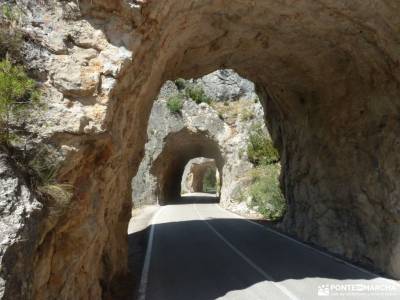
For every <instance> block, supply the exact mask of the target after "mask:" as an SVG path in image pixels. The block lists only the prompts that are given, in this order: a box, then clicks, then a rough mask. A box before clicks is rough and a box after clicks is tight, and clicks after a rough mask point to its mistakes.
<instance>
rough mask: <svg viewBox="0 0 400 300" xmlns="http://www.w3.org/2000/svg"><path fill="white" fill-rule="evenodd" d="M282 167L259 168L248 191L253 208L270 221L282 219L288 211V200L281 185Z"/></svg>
mask: <svg viewBox="0 0 400 300" xmlns="http://www.w3.org/2000/svg"><path fill="white" fill-rule="evenodd" d="M279 172H280V165H279V164H273V165H268V166H261V167H257V168H256V169H254V170H253V172H252V181H253V182H252V184H251V185H250V186H249V188H248V191H249V195H250V197H251V204H250V205H251V207H252V208H253V209H255V210H257V211H258V212H259V213H261V214H262V215H263V216H264V217H265V218H266V219H268V220H278V219H280V218H282V216H283V215H284V213H285V211H286V200H285V198H284V196H283V194H282V191H281V189H280V184H279Z"/></svg>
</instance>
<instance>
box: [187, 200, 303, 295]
mask: <svg viewBox="0 0 400 300" xmlns="http://www.w3.org/2000/svg"><path fill="white" fill-rule="evenodd" d="M193 207H194V209H195V211H196V213H197V215H198V216H199V218H200V220H202V221H204V222H205V223H206V224H207V226H208V227H209V228H210V229H211V230H212V231H213V232H214V233H215V234H216V235H217V236H218V237H219V238H220V239H221V240H222V241H223V242H224V243H225V244H226V245H227V246H228V247H229V248H231V249H232V250H233V251H234V252H235V253H236V254H237V255H238V256H240V257H241V258H242V259H243V260H244V261H245V262H247V263H248V264H249V265H250V266H251V267H252V268H253V269H254V270H256V271H257V272H258V273H259V274H260V275H262V276H263V277H265V278H266V279H267V280H268V281H270V282H271V283H272V284H273V285H275V286H276V287H277V288H278V289H280V290H281V291H282V292H283V293H284V294H285V295H286V296H288V297H289V299H291V300H300V299H299V298H297V297H296V296H295V295H294V294H293V293H292V292H291V291H289V290H288V289H287V288H286V287H284V286H283V285H282V284H280V283H278V282H275V280H274V279H273V278H272V277H271V276H270V275H268V274H267V273H266V272H265V271H264V270H263V269H261V268H260V267H259V266H257V265H256V264H255V263H254V262H253V261H252V260H251V259H250V258H249V257H247V256H246V255H245V254H244V253H242V252H241V251H240V250H239V249H237V248H236V247H235V246H233V245H232V244H231V243H230V242H229V241H228V240H227V239H225V238H224V237H223V236H222V235H221V234H220V233H219V232H218V231H217V230H216V229H215V228H214V227H213V226H212V225H211V224H210V223H209V222H208V221H207V220H206V219H204V218H203V217H202V216H201V215H200V212H199V211H198V209H197V207H196V204H195V203H193Z"/></svg>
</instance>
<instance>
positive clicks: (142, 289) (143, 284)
mask: <svg viewBox="0 0 400 300" xmlns="http://www.w3.org/2000/svg"><path fill="white" fill-rule="evenodd" d="M162 209H163V207H160V208H159V209H158V211H157V212H156V213H155V214H154V216H153V217H152V218H151V222H150V224H151V228H150V234H149V240H148V242H147V249H146V256H145V258H144V264H143V270H142V276H141V278H140V285H139V295H138V300H145V299H146V289H147V282H148V279H149V270H150V261H151V253H152V250H153V240H154V227H155V224H154V222H155V220H156V218H157V216H158V215H159V214H160V212H161V210H162Z"/></svg>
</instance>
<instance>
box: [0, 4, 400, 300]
mask: <svg viewBox="0 0 400 300" xmlns="http://www.w3.org/2000/svg"><path fill="white" fill-rule="evenodd" d="M18 3H19V4H20V5H22V6H23V7H22V9H21V10H22V11H23V12H24V13H25V14H26V20H25V24H24V30H25V33H26V35H27V36H26V39H25V41H26V42H25V45H24V46H23V49H24V50H27V51H25V59H26V62H27V64H28V69H29V70H32V71H33V72H34V73H35V74H37V76H38V78H39V80H40V83H41V86H42V88H43V95H44V98H45V99H46V101H47V102H48V103H49V105H48V106H49V110H48V111H47V112H45V113H43V115H44V116H40V117H38V121H37V122H35V123H33V124H30V128H31V129H30V130H31V131H32V132H33V133H35V134H37V137H38V139H39V140H42V139H45V140H46V141H51V142H52V143H54V144H55V145H56V146H57V147H59V148H60V151H62V152H63V154H64V156H65V157H64V164H63V168H62V169H61V170H60V172H59V178H61V179H62V180H64V181H66V182H69V183H70V184H72V185H73V186H74V190H75V197H74V199H73V203H72V205H71V207H70V209H69V210H68V211H67V212H66V214H65V216H63V218H61V219H60V220H59V221H58V222H57V224H55V226H54V228H52V230H51V231H49V232H48V233H47V234H46V235H45V236H44V237H43V239H42V240H43V243H41V246H40V248H29V249H31V250H29V251H34V253H32V255H30V256H31V257H32V256H34V257H35V261H34V262H33V266H32V264H29V263H20V262H23V258H22V256H21V258H18V259H17V261H18V265H19V266H21V269H19V268H17V269H14V270H12V269H10V268H9V272H10V275H9V276H6V277H4V276H3V275H2V276H3V280H6V282H4V281H3V282H2V288H1V289H2V290H4V295H9V294H8V290H9V289H10V290H13V288H12V287H15V286H20V283H19V282H20V281H19V280H18V278H21V276H22V274H29V268H31V267H33V268H34V269H35V274H36V275H34V276H32V277H31V278H29V279H27V280H26V282H27V284H28V285H29V286H30V287H31V289H30V291H31V292H30V293H31V294H30V295H29V297H24V295H23V293H22V292H21V293H19V294H18V292H15V293H13V294H12V295H13V296H12V298H10V296H8V299H24V298H25V299H26V298H31V299H100V298H102V297H104V298H106V297H107V296H108V295H109V294H110V292H111V291H112V283H113V282H114V280H116V278H118V276H119V275H121V274H123V273H124V272H125V271H126V256H127V255H126V254H127V251H126V249H127V248H126V247H127V243H126V231H127V224H128V220H129V218H130V208H131V188H130V183H131V180H132V178H133V177H134V175H135V174H136V173H137V170H138V167H139V164H140V162H141V160H142V157H143V155H144V146H145V144H146V140H147V134H146V128H147V123H148V119H149V116H150V113H151V109H152V101H153V100H154V99H155V98H156V96H157V93H158V91H159V89H160V87H161V86H162V84H163V83H164V82H165V81H166V80H168V79H175V78H179V77H182V78H196V77H201V76H203V75H205V74H208V73H210V72H212V71H215V70H218V69H223V68H231V69H234V70H235V71H237V72H238V74H240V75H241V76H243V77H246V78H248V79H250V80H251V81H252V82H254V83H255V84H256V86H257V91H258V92H259V95H260V96H261V98H262V104H263V107H264V110H265V115H266V118H267V124H268V127H269V131H270V133H271V136H272V137H273V139H274V141H275V144H276V145H277V146H278V148H279V151H280V154H281V159H282V161H281V163H282V170H283V174H282V179H281V182H282V187H283V190H284V193H285V196H286V199H287V200H288V213H287V214H286V216H285V220H284V222H283V223H282V224H281V225H280V226H281V228H282V229H283V230H285V231H287V232H290V233H292V234H295V235H297V236H298V237H299V238H301V239H304V240H307V241H310V242H313V243H316V244H318V245H320V246H322V247H326V248H328V249H330V250H332V251H335V252H338V253H341V254H343V255H346V256H347V257H349V258H352V259H355V260H361V261H364V262H370V263H372V264H373V265H374V266H376V267H378V268H379V269H382V270H384V271H386V272H388V273H390V274H392V275H394V276H397V277H398V278H399V277H400V264H399V261H400V259H399V257H400V255H399V250H398V249H399V245H400V229H399V220H400V181H399V180H398V178H399V170H400V157H399V155H398V153H400V144H399V143H398V138H399V136H400V123H399V122H398V120H399V115H400V107H399V101H398V99H399V95H400V84H399V82H400V67H399V61H400V46H399V40H398V37H399V36H400V26H399V24H400V15H399V13H398V12H399V11H400V3H399V1H397V0H387V1H376V0H352V1H344V0H343V1H342V0H325V1H315V0H298V1H291V0H282V1H275V0H255V1H242V0H240V1H239V0H232V1H229V3H228V2H226V1H195V0H185V1H183V0H165V1H153V0H148V1H125V0H114V1H109V0H80V1H78V2H77V1H51V2H46V1H41V2H40V5H39V4H38V1H33V0H23V1H18ZM77 48H79V49H77ZM95 52H96V53H95ZM67 56H68V57H67ZM66 62H68V65H67V64H66ZM56 66H57V67H56ZM58 67H59V68H60V73H59V74H58V72H57V68H58ZM68 69H69V70H71V71H73V72H74V74H71V76H70V77H69V78H68V77H67V76H66V75H65V73H66V72H67V70H68ZM75 72H76V73H75ZM62 73H64V74H62ZM77 74H79V76H78V75H77ZM199 122H200V121H199ZM181 137H182V136H181ZM185 137H186V138H189V139H190V135H188V134H187V135H186V136H185ZM190 141H193V140H190ZM11 177H12V176H11ZM14 198H15V197H14ZM1 201H3V199H2V200H1ZM2 205H3V204H2ZM6 206H7V205H6ZM5 211H7V212H8V213H7V215H9V216H10V218H11V219H15V217H14V216H18V215H19V211H18V210H14V209H6V210H5ZM24 217H26V219H25V220H24V221H23V222H22V223H21V226H22V227H23V228H24V229H22V228H21V230H26V231H27V232H29V229H28V228H30V227H29V226H30V225H29V224H31V223H30V220H31V218H32V217H30V215H29V214H26V215H24ZM7 218H8V217H7V216H6V214H5V213H4V214H3V213H2V219H5V220H6V219H7ZM32 238H33V239H35V237H34V235H32ZM2 247H3V248H2V251H3V252H4V253H5V252H7V251H11V250H9V249H11V248H12V246H11V243H5V244H4V246H2ZM24 249H25V248H24ZM35 249H36V250H35ZM24 257H25V255H24ZM8 261H10V262H11V261H12V258H8V259H7V258H5V256H3V258H2V264H3V265H8V264H9V262H8ZM10 264H12V263H10ZM37 274H39V275H37ZM3 298H7V296H3Z"/></svg>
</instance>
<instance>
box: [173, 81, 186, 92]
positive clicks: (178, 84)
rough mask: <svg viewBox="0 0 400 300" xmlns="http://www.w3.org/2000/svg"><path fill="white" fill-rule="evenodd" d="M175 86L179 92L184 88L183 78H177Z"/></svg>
mask: <svg viewBox="0 0 400 300" xmlns="http://www.w3.org/2000/svg"><path fill="white" fill-rule="evenodd" d="M175 85H176V87H177V89H178V90H179V91H182V90H184V89H185V88H186V80H185V79H183V78H178V79H176V80H175Z"/></svg>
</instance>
